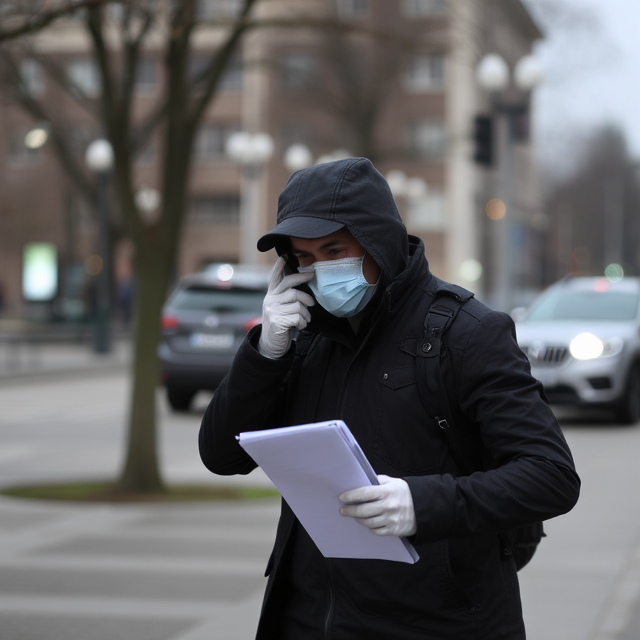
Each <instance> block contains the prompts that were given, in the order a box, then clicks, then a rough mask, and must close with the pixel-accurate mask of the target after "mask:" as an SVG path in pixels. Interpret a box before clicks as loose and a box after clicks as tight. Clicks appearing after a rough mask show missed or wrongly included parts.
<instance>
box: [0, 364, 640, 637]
mask: <svg viewBox="0 0 640 640" xmlns="http://www.w3.org/2000/svg"><path fill="white" fill-rule="evenodd" d="M207 399H208V397H207V396H206V394H203V395H201V396H198V397H197V398H196V406H195V407H194V409H193V411H192V412H191V413H189V414H187V415H175V414H171V413H170V412H169V411H168V410H167V408H166V404H165V403H164V399H163V397H162V396H161V394H160V393H159V398H158V411H159V423H160V458H161V461H162V468H163V473H164V475H165V477H166V479H167V480H168V481H169V482H211V483H222V482H227V483H229V482H245V483H249V484H260V485H263V486H264V485H268V484H269V483H268V480H267V479H266V478H265V477H264V476H263V475H261V474H260V473H254V474H252V475H251V476H249V477H248V478H244V479H234V478H232V479H223V478H216V477H214V476H212V475H211V474H209V473H208V472H207V471H206V470H205V469H204V468H203V467H202V465H201V463H200V460H199V458H198V454H197V447H196V438H197V431H198V426H199V422H200V416H201V413H202V411H203V409H204V407H205V406H206V402H207ZM126 401H127V380H126V376H125V374H124V373H115V372H109V371H96V372H93V373H88V374H85V375H78V374H66V375H60V376H55V377H52V379H51V380H50V381H47V380H45V379H43V378H29V379H24V380H20V381H7V380H5V381H3V383H2V385H1V386H0V486H10V485H14V484H24V483H34V482H42V481H57V480H67V479H75V478H77V479H86V478H111V477H114V476H115V474H116V473H117V470H118V468H119V466H120V464H121V461H122V444H123V441H124V416H125V412H126ZM559 415H560V417H561V424H562V426H563V430H564V431H565V434H566V436H567V439H568V441H569V443H570V445H571V448H572V451H573V453H574V456H575V459H576V464H577V466H578V471H579V472H580V475H581V477H582V480H583V490H582V495H581V499H580V502H579V503H578V506H577V507H576V508H575V509H574V510H573V511H572V512H571V513H570V514H568V515H566V516H563V517H561V518H557V519H555V520H553V521H550V522H548V523H547V524H546V530H547V533H548V537H547V538H546V539H544V540H543V542H542V543H541V546H540V548H539V551H538V553H537V554H536V556H535V558H534V560H533V561H532V563H531V564H530V565H529V566H528V567H526V568H525V569H524V570H523V571H522V572H521V588H522V595H523V602H524V610H525V619H526V622H527V627H528V637H529V638H530V640H632V639H634V640H637V638H638V637H640V610H639V609H638V605H637V602H638V600H639V599H640V492H638V490H637V467H638V464H637V460H638V456H639V455H640V425H639V426H635V427H626V428H622V427H615V426H612V425H610V424H608V422H607V420H608V417H607V416H606V415H603V416H594V415H593V414H592V413H588V414H582V415H580V414H576V413H574V414H571V413H568V412H565V413H564V414H559ZM277 512H278V505H277V501H275V500H267V501H258V502H253V503H218V504H214V503H204V504H199V505H184V504H183V505H175V506H167V505H162V506H153V505H120V506H112V505H97V504H94V505H75V506H74V505H69V504H57V503H44V502H36V503H33V502H29V501H21V500H14V499H9V498H0V640H18V639H20V640H45V639H46V640H48V639H49V638H65V640H75V639H77V640H113V639H116V640H118V639H120V638H122V640H205V639H207V640H245V639H248V638H251V637H252V634H253V630H254V628H255V621H256V619H257V615H258V611H259V607H260V598H261V593H262V590H263V589H264V578H263V577H262V573H263V570H264V566H265V564H266V560H267V557H268V554H269V550H270V546H271V543H272V540H273V535H274V530H275V525H276V520H277Z"/></svg>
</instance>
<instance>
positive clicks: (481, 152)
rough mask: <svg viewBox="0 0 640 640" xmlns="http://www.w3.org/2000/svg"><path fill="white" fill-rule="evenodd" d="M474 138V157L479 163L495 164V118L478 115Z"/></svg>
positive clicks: (474, 127)
mask: <svg viewBox="0 0 640 640" xmlns="http://www.w3.org/2000/svg"><path fill="white" fill-rule="evenodd" d="M473 125H474V126H473V139H474V142H475V147H474V154H473V159H474V160H475V161H476V162H477V163H478V164H484V165H486V166H491V165H492V164H493V118H492V117H491V116H476V117H475V119H474V123H473Z"/></svg>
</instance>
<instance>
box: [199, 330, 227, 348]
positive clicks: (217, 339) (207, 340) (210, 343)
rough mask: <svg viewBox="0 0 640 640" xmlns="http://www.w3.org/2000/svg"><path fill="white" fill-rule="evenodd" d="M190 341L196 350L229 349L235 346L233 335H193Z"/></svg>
mask: <svg viewBox="0 0 640 640" xmlns="http://www.w3.org/2000/svg"><path fill="white" fill-rule="evenodd" d="M189 341H190V343H191V346H192V347H195V348H196V349H229V348H231V347H232V346H233V334H232V333H192V334H191V338H190V339H189Z"/></svg>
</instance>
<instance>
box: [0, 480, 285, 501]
mask: <svg viewBox="0 0 640 640" xmlns="http://www.w3.org/2000/svg"><path fill="white" fill-rule="evenodd" d="M0 495H3V496H9V497H11V498H26V499H31V500H63V501H72V502H195V501H198V500H261V499H265V498H277V497H279V496H280V494H279V493H278V491H277V490H275V489H271V488H267V487H264V488H263V487H215V486H209V485H173V486H168V487H166V489H165V491H164V492H162V493H130V492H122V491H119V490H118V489H117V488H116V486H115V485H114V484H113V483H112V482H67V483H63V484H42V485H29V486H22V487H9V488H7V489H3V490H1V491H0Z"/></svg>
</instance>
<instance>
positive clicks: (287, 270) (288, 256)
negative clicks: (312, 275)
mask: <svg viewBox="0 0 640 640" xmlns="http://www.w3.org/2000/svg"><path fill="white" fill-rule="evenodd" d="M282 257H283V258H284V275H285V276H289V275H291V274H292V273H298V267H299V266H300V263H299V262H298V258H296V257H295V256H294V255H293V254H292V253H291V252H290V251H287V252H286V253H283V254H282Z"/></svg>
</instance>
